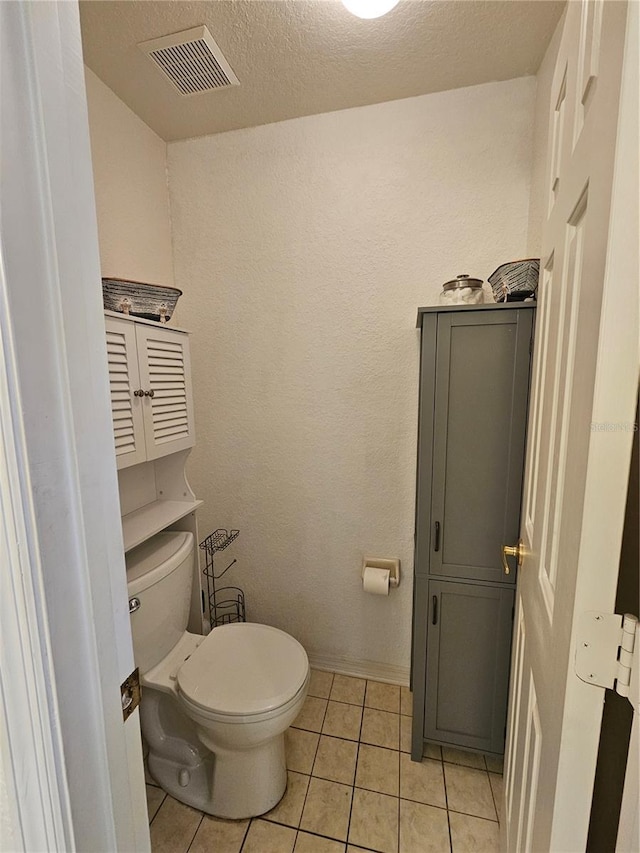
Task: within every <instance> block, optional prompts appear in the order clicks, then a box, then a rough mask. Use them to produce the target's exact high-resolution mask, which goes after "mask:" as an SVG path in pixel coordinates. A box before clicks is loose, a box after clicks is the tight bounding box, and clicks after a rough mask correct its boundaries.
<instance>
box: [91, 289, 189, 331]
mask: <svg viewBox="0 0 640 853" xmlns="http://www.w3.org/2000/svg"><path fill="white" fill-rule="evenodd" d="M180 296H182V291H181V290H178V288H177V287H165V286H163V285H159V284H144V283H142V282H140V281H126V280H125V279H122V278H103V279H102V301H103V303H104V307H105V308H106V310H107V311H119V312H120V313H121V314H131V315H132V316H133V317H144V318H145V319H146V320H157V321H158V322H160V323H166V322H167V321H168V320H170V319H171V315H172V314H173V312H174V310H175V307H176V302H177V301H178V298H179V297H180Z"/></svg>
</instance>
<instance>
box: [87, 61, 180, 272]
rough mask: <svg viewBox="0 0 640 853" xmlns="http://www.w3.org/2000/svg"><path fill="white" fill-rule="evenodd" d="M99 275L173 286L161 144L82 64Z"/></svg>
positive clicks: (166, 194)
mask: <svg viewBox="0 0 640 853" xmlns="http://www.w3.org/2000/svg"><path fill="white" fill-rule="evenodd" d="M85 79H86V86H87V102H88V107H89V125H90V132H91V156H92V159H93V177H94V185H95V194H96V209H97V215H98V233H99V238H100V261H101V269H102V275H103V276H111V277H113V278H129V279H132V280H133V281H145V282H149V283H151V284H166V285H173V259H172V255H171V222H170V218H169V194H168V187H167V162H166V158H167V146H166V143H165V142H164V141H163V140H162V139H160V137H159V136H158V135H157V134H155V133H154V132H153V131H152V130H151V129H150V128H149V127H147V125H146V124H145V123H144V122H143V121H142V120H141V119H140V118H138V116H137V115H136V114H135V113H133V112H132V111H131V110H130V109H129V107H127V106H126V104H124V103H123V102H122V101H121V100H120V98H118V97H117V95H115V94H114V93H113V92H112V91H111V89H109V88H108V87H107V86H105V84H104V83H103V82H102V81H101V80H100V79H99V78H98V77H96V75H95V74H94V73H93V71H91V70H90V69H89V68H86V67H85Z"/></svg>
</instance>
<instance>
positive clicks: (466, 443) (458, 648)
mask: <svg viewBox="0 0 640 853" xmlns="http://www.w3.org/2000/svg"><path fill="white" fill-rule="evenodd" d="M534 314H535V310H534V305H533V304H532V303H522V304H514V303H508V304H506V305H502V304H501V305H479V306H460V307H450V308H421V309H420V310H419V312H418V327H419V328H420V329H421V331H422V346H421V363H420V414H419V431H418V478H417V499H416V548H415V568H414V608H413V637H412V687H413V703H414V704H413V732H412V744H411V754H412V758H413V759H414V760H416V761H419V760H420V759H421V758H422V754H423V747H424V742H425V741H429V742H434V743H440V744H444V745H450V746H458V747H465V748H468V749H476V750H479V751H482V752H489V753H502V752H503V750H504V738H505V722H506V708H507V689H508V680H509V663H510V650H511V632H512V621H513V605H514V586H515V580H516V575H515V566H513V567H512V570H511V573H510V574H508V575H507V574H505V572H504V569H503V566H502V546H503V545H514V544H515V543H516V542H517V540H518V536H519V524H520V504H521V493H522V475H523V465H524V449H525V438H526V435H525V433H526V424H527V409H528V399H529V374H530V361H531V350H532V335H533V319H534Z"/></svg>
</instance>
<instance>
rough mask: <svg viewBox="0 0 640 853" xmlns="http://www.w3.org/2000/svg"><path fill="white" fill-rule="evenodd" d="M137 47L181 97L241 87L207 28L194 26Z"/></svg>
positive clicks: (144, 42)
mask: <svg viewBox="0 0 640 853" xmlns="http://www.w3.org/2000/svg"><path fill="white" fill-rule="evenodd" d="M138 47H139V48H140V50H142V51H143V52H144V53H146V54H147V55H148V56H149V58H150V59H152V60H153V62H154V63H155V64H156V65H157V66H158V68H159V69H160V70H161V71H162V72H163V73H164V74H165V75H166V76H167V77H168V78H169V80H170V81H171V83H172V84H173V85H174V86H175V88H176V89H177V90H178V91H179V92H180V94H181V95H195V94H197V93H198V92H209V91H211V89H222V88H225V87H227V86H239V85H240V81H239V80H238V78H237V77H236V75H235V74H234V73H233V71H232V70H231V66H230V65H229V63H228V62H227V60H226V59H225V58H224V56H223V55H222V51H221V50H220V48H219V47H218V45H217V44H216V43H215V41H214V40H213V38H212V37H211V33H210V32H209V30H208V29H207V28H206V27H193V29H190V30H184V31H183V32H181V33H173V35H170V36H164V37H163V38H159V39H152V40H151V41H143V42H141V43H140V44H139V45H138Z"/></svg>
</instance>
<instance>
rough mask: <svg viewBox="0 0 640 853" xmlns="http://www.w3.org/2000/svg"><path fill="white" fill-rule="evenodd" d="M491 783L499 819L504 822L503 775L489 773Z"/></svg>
mask: <svg viewBox="0 0 640 853" xmlns="http://www.w3.org/2000/svg"><path fill="white" fill-rule="evenodd" d="M489 784H490V785H491V793H492V794H493V804H494V806H495V807H496V812H497V814H498V820H499V821H500V822H502V785H503V781H502V776H501V775H500V774H499V773H489Z"/></svg>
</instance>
